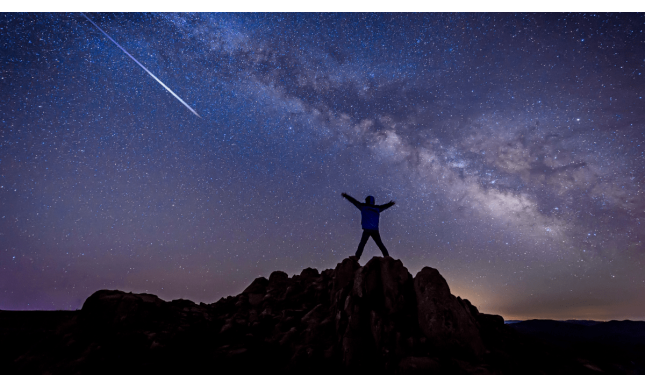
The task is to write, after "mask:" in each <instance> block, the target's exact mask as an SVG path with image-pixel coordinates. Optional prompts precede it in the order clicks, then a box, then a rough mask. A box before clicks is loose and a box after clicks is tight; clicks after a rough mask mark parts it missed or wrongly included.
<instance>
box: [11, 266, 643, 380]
mask: <svg viewBox="0 0 645 387" xmlns="http://www.w3.org/2000/svg"><path fill="white" fill-rule="evenodd" d="M644 325H645V322H632V321H622V322H618V321H611V322H607V323H595V324H592V323H588V324H576V323H575V322H558V321H549V320H532V321H524V322H519V323H515V324H512V325H505V324H504V320H503V318H502V317H501V316H496V315H488V314H483V313H479V311H478V310H477V308H476V307H474V306H473V305H471V304H470V302H469V301H468V300H465V299H461V298H459V297H455V296H453V295H452V294H451V293H450V288H449V287H448V284H447V283H446V281H445V279H444V278H443V277H442V276H441V275H440V274H439V272H438V271H437V270H436V269H432V268H429V267H426V268H424V269H423V270H421V271H420V272H419V273H417V275H416V276H415V277H412V275H411V274H410V273H409V272H408V270H407V269H406V268H405V267H404V266H403V264H402V263H401V261H399V260H395V259H392V258H380V257H374V258H372V259H371V260H370V261H369V262H367V263H366V264H365V266H360V265H359V264H358V263H356V262H355V261H353V260H351V259H345V260H343V262H341V263H339V264H338V265H337V266H336V268H335V269H328V270H325V271H323V272H322V273H319V272H318V270H316V269H305V270H303V271H302V273H301V274H300V275H294V276H293V277H291V278H289V277H288V275H287V274H285V273H283V272H280V271H277V272H273V273H271V275H270V277H269V278H268V279H266V278H263V277H261V278H257V279H256V280H254V281H253V283H251V284H250V285H249V287H248V288H246V289H245V290H244V291H243V292H242V294H239V295H237V296H234V297H228V298H222V299H221V300H219V301H218V302H216V303H213V304H203V303H201V304H199V305H197V304H195V303H193V302H192V301H188V300H174V301H171V302H165V301H163V300H161V299H159V298H158V297H157V296H154V295H151V294H132V293H124V292H121V291H118V290H100V291H97V292H96V293H94V294H93V295H92V296H90V297H89V298H88V299H87V300H86V301H85V303H84V305H83V308H82V309H81V310H79V311H35V312H14V311H0V343H2V345H1V346H0V373H2V374H47V373H51V374H276V373H278V374H285V373H286V374H303V373H304V374H347V373H350V374H364V373H368V374H607V373H608V374H634V373H636V374H642V373H644V372H645V337H644V332H645V327H644Z"/></svg>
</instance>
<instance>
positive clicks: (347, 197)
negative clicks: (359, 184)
mask: <svg viewBox="0 0 645 387" xmlns="http://www.w3.org/2000/svg"><path fill="white" fill-rule="evenodd" d="M340 196H342V197H344V198H345V199H347V200H349V202H350V203H352V204H353V205H355V206H356V208H358V209H359V210H360V209H361V206H360V204H361V202H359V201H358V200H356V199H354V198H353V197H351V196H349V195H347V194H346V193H345V192H343V193H342V194H340Z"/></svg>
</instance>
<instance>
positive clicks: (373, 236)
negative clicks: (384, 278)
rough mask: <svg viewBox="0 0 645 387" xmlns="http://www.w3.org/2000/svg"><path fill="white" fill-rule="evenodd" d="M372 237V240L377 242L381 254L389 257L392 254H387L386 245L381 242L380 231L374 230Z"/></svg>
mask: <svg viewBox="0 0 645 387" xmlns="http://www.w3.org/2000/svg"><path fill="white" fill-rule="evenodd" d="M371 237H372V239H374V242H376V245H377V246H378V248H379V249H381V253H383V256H384V257H389V256H390V253H388V252H387V249H386V248H385V245H384V244H383V241H382V240H381V234H379V232H378V230H372V233H371Z"/></svg>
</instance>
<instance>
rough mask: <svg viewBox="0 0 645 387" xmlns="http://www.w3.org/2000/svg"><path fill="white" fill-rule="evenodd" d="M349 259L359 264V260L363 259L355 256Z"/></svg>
mask: <svg viewBox="0 0 645 387" xmlns="http://www.w3.org/2000/svg"><path fill="white" fill-rule="evenodd" d="M349 259H351V260H354V261H356V262H358V260H359V259H361V257H357V256H355V255H351V256H350V257H349Z"/></svg>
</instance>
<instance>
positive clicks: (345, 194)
mask: <svg viewBox="0 0 645 387" xmlns="http://www.w3.org/2000/svg"><path fill="white" fill-rule="evenodd" d="M340 196H342V197H344V198H346V197H348V196H349V195H347V193H345V192H343V193H342V194H340Z"/></svg>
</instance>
